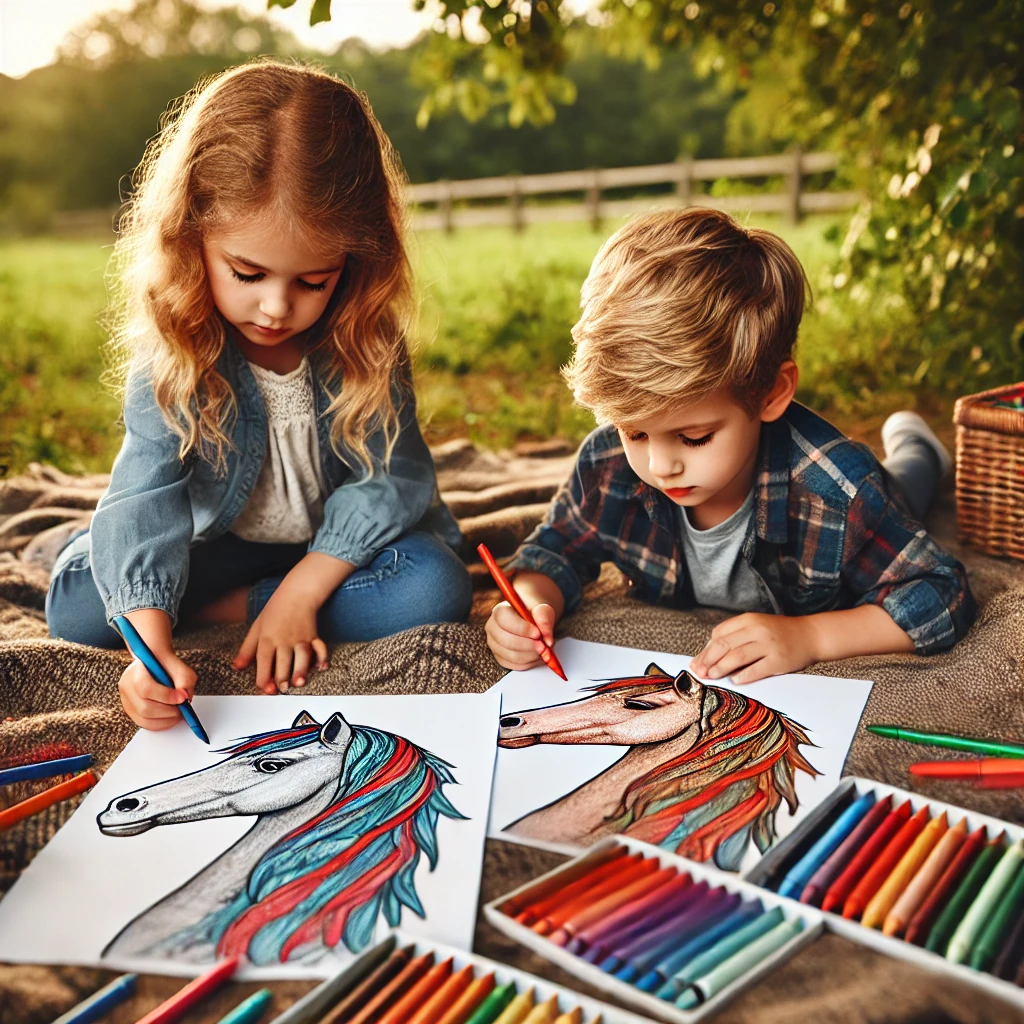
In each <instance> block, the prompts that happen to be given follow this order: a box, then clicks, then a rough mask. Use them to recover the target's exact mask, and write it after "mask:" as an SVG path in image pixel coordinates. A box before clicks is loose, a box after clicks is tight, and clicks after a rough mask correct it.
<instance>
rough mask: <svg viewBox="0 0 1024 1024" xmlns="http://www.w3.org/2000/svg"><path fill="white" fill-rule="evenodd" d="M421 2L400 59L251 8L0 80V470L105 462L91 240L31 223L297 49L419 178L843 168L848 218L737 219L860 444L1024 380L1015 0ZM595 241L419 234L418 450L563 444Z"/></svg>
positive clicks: (111, 190)
mask: <svg viewBox="0 0 1024 1024" xmlns="http://www.w3.org/2000/svg"><path fill="white" fill-rule="evenodd" d="M344 2H345V0H334V5H335V9H336V10H337V8H338V6H339V5H340V4H343V3H344ZM299 3H300V5H301V4H303V3H305V0H299ZM410 3H411V4H413V5H416V6H421V2H420V0H410ZM283 6H290V5H289V4H283ZM330 6H331V4H330V3H329V2H327V0H317V3H316V4H315V5H311V6H310V12H311V15H313V16H314V17H320V18H322V17H324V16H327V15H329V13H330ZM435 7H436V8H437V9H438V10H439V12H440V16H439V18H438V19H437V22H436V25H435V30H434V31H430V32H427V33H425V34H424V35H423V36H422V37H421V38H419V39H418V40H416V41H415V42H413V43H412V44H411V45H409V46H408V47H405V48H402V49H392V50H386V51H375V50H373V49H371V48H369V47H368V46H366V45H364V44H363V43H361V42H359V41H358V40H349V41H347V42H346V43H344V44H342V45H341V47H340V48H339V49H338V50H337V52H335V53H334V54H331V55H328V56H325V55H323V54H319V53H315V54H314V53H309V52H305V51H303V49H302V47H301V46H300V45H299V44H298V43H297V42H296V40H295V39H294V38H293V37H291V36H290V35H289V34H288V33H287V32H283V31H282V30H280V29H279V28H276V27H275V26H273V25H271V24H270V23H269V22H268V21H267V20H266V19H264V18H261V17H252V16H249V15H247V14H245V13H244V12H239V11H235V10H232V9H230V8H218V9H214V10H207V9H205V8H202V7H200V6H198V5H197V4H195V3H192V2H190V0H137V2H136V3H135V5H134V7H132V8H131V9H129V10H127V11H115V12H109V13H106V14H103V15H100V16H98V17H96V18H94V19H93V20H92V21H90V22H88V23H86V24H84V25H83V26H82V27H81V28H80V29H77V30H76V31H74V32H73V33H71V34H70V35H69V36H68V38H67V39H66V40H65V42H64V44H63V46H62V49H61V54H60V57H59V59H58V61H57V62H56V63H54V64H52V65H50V66H48V67H44V68H40V69H38V70H36V71H33V72H31V73H30V74H28V75H26V76H25V77H24V78H21V79H16V80H15V79H9V78H5V77H3V76H0V234H3V235H4V236H5V238H4V240H3V241H2V242H0V472H3V471H4V470H5V469H6V470H7V471H14V470H16V469H17V468H19V467H21V466H23V465H24V464H25V462H27V461H29V460H30V459H34V458H45V459H48V460H50V461H55V462H57V463H58V464H59V465H61V466H63V467H64V468H66V469H86V468H88V469H103V468H106V467H107V466H109V462H110V458H111V457H112V454H113V453H114V452H115V451H116V449H117V445H118V442H119V438H118V436H117V432H116V430H111V429H109V427H110V424H111V423H112V422H113V420H114V418H115V417H116V409H117V407H116V402H114V400H113V399H112V398H110V397H109V396H107V395H106V394H105V393H104V392H103V391H102V390H101V388H100V386H99V384H98V376H99V372H100V369H101V365H102V362H101V355H100V351H101V346H102V341H103V337H102V334H101V332H100V330H99V328H98V327H97V326H96V317H97V314H98V312H99V310H100V308H101V307H102V305H103V302H104V284H103V271H104V265H105V261H106V251H107V250H105V249H104V248H101V246H102V245H109V242H110V237H109V236H107V237H105V238H88V239H75V240H67V239H58V238H53V237H52V236H51V232H52V229H53V227H54V224H55V223H56V221H57V219H58V216H59V215H60V214H62V212H64V211H74V210H87V209H96V208H107V209H109V210H110V211H111V215H112V214H113V210H114V208H115V207H116V205H117V203H118V200H119V197H120V196H121V194H122V193H123V191H124V189H125V188H127V186H128V182H129V177H128V176H129V175H130V173H131V171H132V169H133V168H134V166H135V165H136V164H137V162H138V160H139V158H140V157H141V155H142V152H143V149H144V147H145V143H146V140H147V139H149V138H150V137H152V136H153V135H154V134H155V133H156V131H157V130H158V127H159V123H160V117H161V114H162V113H163V111H164V110H165V109H166V108H167V106H168V104H169V102H170V101H172V100H173V98H174V97H177V96H180V95H182V94H184V93H185V92H187V91H188V90H189V89H190V88H192V87H193V86H194V85H195V84H196V82H197V81H198V80H200V79H201V78H202V76H203V75H206V74H209V73H212V72H215V71H217V70H219V69H220V68H223V67H226V66H229V65H231V64H233V63H237V62H239V61H240V60H244V59H248V58H249V57H251V56H253V55H255V54H275V55H278V56H283V57H288V58H296V59H312V60H315V61H317V62H319V63H321V64H323V65H325V66H326V67H328V68H330V69H331V70H333V71H335V72H338V73H340V74H342V75H344V76H345V77H346V78H347V79H348V80H349V81H351V82H353V83H354V84H355V85H356V86H357V87H358V88H360V89H363V90H365V91H366V92H367V94H368V95H369V97H370V100H371V102H372V104H373V107H374V110H375V111H376V113H377V115H378V117H379V118H380V120H381V122H382V124H383V126H384V128H385V130H386V131H387V132H388V134H389V135H390V137H391V138H392V140H393V141H394V143H395V145H396V147H397V148H398V150H399V152H400V154H401V156H402V159H403V162H404V164H405V166H406V169H407V171H408V173H409V176H410V178H411V180H412V181H414V182H418V181H430V180H435V179H438V178H468V177H478V176H487V175H493V174H505V173H511V172H522V173H531V172H544V171H557V170H571V169H578V168H584V167H602V166H604V167H607V166H622V165H625V164H647V163H656V162H664V161H670V160H673V159H675V158H676V157H677V156H679V155H680V154H688V155H692V156H696V157H714V156H744V155H759V154H763V153H768V152H781V151H784V150H786V149H788V148H790V147H793V146H800V147H802V148H804V149H806V150H811V149H828V150H832V151H835V152H838V153H840V155H841V157H842V165H841V168H840V171H839V173H838V174H837V175H835V176H834V178H833V182H832V184H833V186H834V187H837V188H856V189H858V190H860V191H861V192H862V193H863V194H864V195H865V197H866V199H865V202H864V204H863V205H862V207H861V208H860V209H858V210H857V211H855V212H854V213H853V214H852V215H848V216H839V217H835V216H834V217H829V218H810V219H808V220H806V221H804V222H803V223H802V224H800V225H796V226H790V225H787V224H784V223H778V222H775V221H772V220H771V219H770V218H750V222H751V223H759V224H763V225H765V226H769V227H772V228H774V229H776V230H779V231H780V233H781V234H783V236H784V237H786V238H787V240H788V241H789V242H790V243H791V244H792V245H793V246H794V248H795V249H796V250H797V253H798V255H799V256H800V257H801V259H802V260H803V261H804V263H805V266H806V267H807V270H808V274H809V277H810V280H811V283H812V287H813V290H814V292H815V299H816V302H815V306H814V309H813V310H812V311H811V312H810V313H809V314H808V315H807V317H806V318H805V322H804V325H803V328H802V330H801V336H800V344H799V362H800V366H801V373H802V387H801V391H800V398H801V400H803V401H805V402H807V403H809V404H811V405H813V406H814V407H815V408H818V409H820V410H822V411H824V412H825V414H826V415H829V416H830V417H831V418H833V419H834V420H835V421H836V422H838V423H839V424H840V425H841V426H843V427H844V428H845V429H847V430H848V431H850V432H852V433H854V434H858V435H860V436H867V433H868V432H870V431H872V430H874V428H875V427H876V426H877V424H878V422H880V420H881V418H882V417H883V416H884V414H885V413H886V412H887V411H889V410H891V409H892V408H896V407H899V406H901V405H913V406H917V407H918V408H921V409H922V410H923V411H925V412H926V413H929V414H931V415H932V416H933V418H936V419H946V418H948V413H949V411H950V407H951V403H952V400H953V398H954V397H955V396H956V395H958V394H962V393H967V392H970V391H975V390H979V389H980V388H982V387H986V386H991V385H995V384H998V383H1001V382H1004V381H1008V380H1011V379H1019V378H1021V377H1024V343H1022V341H1024V339H1022V325H1024V321H1022V316H1024V310H1022V307H1024V302H1022V299H1021V296H1022V295H1024V289H1022V274H1021V252H1022V246H1021V243H1022V238H1021V233H1022V226H1024V192H1022V186H1021V175H1022V169H1024V156H1022V146H1024V138H1022V120H1021V83H1020V68H1021V66H1022V61H1021V52H1020V50H1021V42H1022V36H1024V0H974V2H970V3H968V2H966V0H918V2H916V3H910V2H907V3H903V4H900V3H898V2H896V3H889V2H884V0H878V2H871V0H793V2H780V3H772V2H767V3H766V2H763V0H762V2H759V3H754V2H748V0H706V2H704V3H697V2H694V0H689V2H682V0H633V2H628V0H606V2H604V3H602V4H600V5H599V6H598V7H596V8H594V9H592V10H590V11H589V12H588V13H587V15H586V16H585V17H576V18H571V17H569V15H568V12H567V10H566V9H565V7H564V5H563V4H562V3H561V2H560V0H533V2H527V0H513V2H505V0H452V2H443V0H438V2H437V3H436V4H435ZM757 187H758V186H757V185H756V184H755V185H754V186H753V187H752V186H751V184H750V183H742V184H739V183H733V182H728V181H721V182H716V183H714V185H713V186H712V187H711V191H712V192H715V193H717V194H724V193H727V192H730V191H733V192H735V191H752V190H756V189H757ZM763 187H765V188H769V187H772V183H769V182H766V183H764V185H763ZM615 227H617V224H616V223H612V222H608V223H605V224H603V225H602V226H601V229H600V231H598V232H596V233H595V232H594V231H592V230H591V229H590V228H589V226H587V225H584V224H571V225H546V226H534V227H531V228H529V229H528V230H527V231H526V233H525V234H523V235H521V236H517V235H513V234H512V233H511V232H510V231H508V230H499V229H475V230H467V231H462V232H459V233H457V234H456V235H454V236H450V237H448V236H443V235H439V234H436V233H430V232H424V233H421V234H420V235H419V236H418V238H416V239H415V240H414V242H415V250H416V252H415V258H416V265H417V273H418V277H419V282H420V288H421V295H422V297H423V307H422V316H421V325H420V326H421V331H420V339H419V340H420V348H419V353H418V356H417V372H418V377H419V381H418V387H419V390H420V394H421V403H420V404H421V410H422V413H423V416H424V418H425V420H426V421H427V432H428V436H430V437H431V438H432V439H439V438H442V437H448V436H454V435H457V434H466V433H468V434H470V435H471V436H473V437H474V438H475V439H477V440H480V441H483V442H485V443H488V444H493V445H505V444H510V443H512V442H514V441H515V440H517V439H519V438H536V437H540V438H543V437H547V436H550V435H552V434H557V435H561V436H564V437H566V438H569V439H571V440H576V439H578V438H579V437H581V436H582V434H583V433H585V431H586V430H587V429H588V428H589V426H590V424H591V421H590V420H589V417H587V416H586V415H585V414H583V413H582V412H581V411H580V410H576V409H574V408H573V407H572V404H571V399H570V396H569V394H568V391H567V390H566V389H565V388H564V385H562V384H561V382H560V380H559V378H558V374H557V370H558V367H559V366H560V365H561V364H562V363H563V362H564V361H565V359H566V358H567V357H568V354H569V350H570V338H569V333H568V330H569V327H570V326H571V324H572V323H573V322H574V320H575V317H576V311H577V306H578V294H579V285H580V283H581V282H582V279H583V277H584V276H585V274H586V271H587V268H588V266H589V262H590V260H591V259H592V257H593V255H594V253H595V252H596V250H597V248H598V247H599V245H600V243H601V242H602V241H603V239H604V238H605V237H607V235H608V234H609V233H610V232H611V231H612V230H614V228H615ZM29 236H37V237H29Z"/></svg>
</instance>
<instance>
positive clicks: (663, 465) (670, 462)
mask: <svg viewBox="0 0 1024 1024" xmlns="http://www.w3.org/2000/svg"><path fill="white" fill-rule="evenodd" d="M648 465H649V467H650V470H651V476H653V477H654V478H655V479H656V480H662V481H667V480H672V479H673V478H674V477H677V476H679V475H680V474H681V473H682V471H683V460H682V459H681V458H679V456H678V455H677V454H676V453H675V452H669V451H664V450H659V449H655V448H654V447H653V446H652V447H651V454H650V461H649V463H648Z"/></svg>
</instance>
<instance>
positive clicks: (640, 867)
mask: <svg viewBox="0 0 1024 1024" xmlns="http://www.w3.org/2000/svg"><path fill="white" fill-rule="evenodd" d="M660 867H661V865H660V864H659V863H658V861H657V860H655V859H654V858H653V857H650V858H648V859H643V858H642V857H641V859H640V860H639V861H637V862H635V863H633V864H631V865H630V866H629V868H628V869H627V870H625V871H620V872H619V873H618V874H616V875H613V876H612V877H611V878H609V879H606V880H605V881H604V882H602V883H601V884H600V885H598V886H595V887H594V888H593V889H589V890H587V891H586V892H584V893H582V894H581V895H580V896H579V897H577V898H576V899H575V900H573V901H572V902H571V903H563V904H562V905H561V906H559V907H556V908H555V909H554V910H552V911H551V912H550V913H549V914H547V915H546V916H545V917H542V918H541V919H540V920H539V921H537V923H536V924H534V926H533V930H534V931H535V932H536V933H537V934H538V935H549V934H550V933H551V932H553V931H555V930H556V929H557V928H561V927H562V925H563V924H564V923H565V922H566V921H568V920H569V918H571V917H572V916H573V915H575V914H579V913H580V912H581V911H583V910H586V908H587V907H589V906H590V905H591V904H593V903H596V902H597V901H598V900H603V899H604V898H605V896H610V895H612V893H616V892H619V891H620V890H622V889H623V888H625V887H626V886H628V885H632V884H633V883H634V882H635V881H637V880H638V879H640V878H643V877H644V876H645V875H653V874H654V872H655V871H657V870H658V869H659V868H660Z"/></svg>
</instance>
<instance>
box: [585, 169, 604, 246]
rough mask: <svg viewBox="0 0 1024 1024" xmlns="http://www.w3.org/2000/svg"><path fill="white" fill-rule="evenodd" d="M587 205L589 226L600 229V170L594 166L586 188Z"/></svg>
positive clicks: (593, 229)
mask: <svg viewBox="0 0 1024 1024" xmlns="http://www.w3.org/2000/svg"><path fill="white" fill-rule="evenodd" d="M586 202H587V206H588V207H589V209H590V228H591V230H592V231H600V230H601V172H600V171H599V170H597V169H596V168H595V169H594V170H593V171H591V174H590V186H589V187H588V188H587V200H586Z"/></svg>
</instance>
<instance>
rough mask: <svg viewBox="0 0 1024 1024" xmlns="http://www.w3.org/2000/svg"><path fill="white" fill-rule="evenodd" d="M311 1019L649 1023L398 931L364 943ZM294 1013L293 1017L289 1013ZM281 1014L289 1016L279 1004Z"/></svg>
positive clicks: (322, 1023) (367, 1023) (417, 1023)
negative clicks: (327, 1002)
mask: <svg viewBox="0 0 1024 1024" xmlns="http://www.w3.org/2000/svg"><path fill="white" fill-rule="evenodd" d="M341 980H342V982H343V984H341V985H339V986H336V987H334V989H333V990H332V993H331V996H332V1005H330V1006H325V1007H322V1008H321V1009H320V1012H319V1014H318V1015H317V1016H315V1017H311V1018H306V1017H304V1016H303V1017H302V1018H301V1019H303V1020H306V1019H310V1020H315V1021H316V1022H317V1024H649V1022H646V1021H644V1020H643V1018H641V1017H638V1016H637V1015H636V1014H633V1013H629V1012H628V1011H626V1010H620V1009H617V1008H616V1007H613V1006H608V1005H607V1004H605V1003H602V1002H599V1001H598V1000H596V999H587V998H586V997H584V996H581V995H579V994H578V993H576V992H573V991H571V990H570V989H567V988H562V987H561V986H558V985H554V984H552V983H551V982H549V981H544V980H543V979H541V978H537V977H534V976H533V975H532V974H527V973H526V972H525V971H518V970H515V969H514V968H511V967H508V966H506V965H505V964H500V963H497V962H496V961H494V960H488V959H486V958H485V957H482V956H476V955H475V954H473V953H465V952H462V951H461V950H457V949H452V948H449V947H448V946H444V945H441V944H440V943H436V942H424V941H422V940H420V939H417V938H414V937H412V936H409V935H406V934H405V933H403V932H401V931H396V932H392V934H391V935H389V936H388V937H387V939H385V940H384V941H383V942H381V943H380V944H378V945H377V946H374V947H373V948H372V949H369V950H367V951H366V952H365V953H364V954H363V955H362V956H361V957H360V958H359V960H357V961H356V962H355V964H353V965H352V967H351V968H349V969H348V970H347V971H346V972H344V974H343V975H342V978H341ZM292 1016H295V1015H294V1014H293V1015H292ZM282 1019H289V1011H285V1013H284V1015H283V1018H282Z"/></svg>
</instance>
